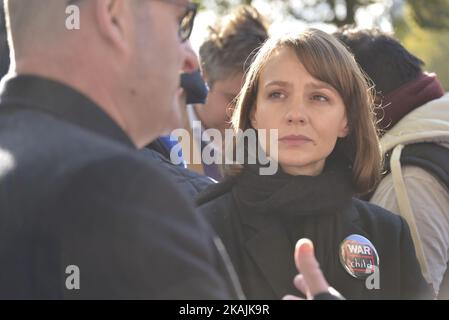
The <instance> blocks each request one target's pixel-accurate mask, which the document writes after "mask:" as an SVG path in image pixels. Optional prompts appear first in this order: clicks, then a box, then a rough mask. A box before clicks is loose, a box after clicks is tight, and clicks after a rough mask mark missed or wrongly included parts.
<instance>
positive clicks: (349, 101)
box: [198, 29, 431, 299]
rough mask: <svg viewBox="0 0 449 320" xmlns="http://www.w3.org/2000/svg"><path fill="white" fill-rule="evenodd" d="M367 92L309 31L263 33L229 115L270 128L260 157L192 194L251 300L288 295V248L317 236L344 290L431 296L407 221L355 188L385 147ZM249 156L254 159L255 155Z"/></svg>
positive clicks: (243, 125) (335, 282) (355, 71)
mask: <svg viewBox="0 0 449 320" xmlns="http://www.w3.org/2000/svg"><path fill="white" fill-rule="evenodd" d="M372 107H373V101H372V95H371V94H370V92H369V88H368V86H367V84H366V82H365V78H364V76H363V74H362V72H361V71H360V69H359V68H358V66H357V64H356V62H355V60H354V59H353V57H352V56H351V54H350V53H349V52H348V51H347V50H346V49H345V47H344V46H343V45H342V44H341V43H339V42H338V41H337V40H336V39H335V38H333V37H332V36H330V35H328V34H326V33H324V32H322V31H319V30H315V29H310V30H306V31H304V32H302V33H300V34H296V35H285V36H282V37H280V38H278V39H270V40H269V41H268V42H267V43H266V44H265V45H264V46H263V47H262V48H261V50H260V51H259V53H258V54H257V57H256V58H255V61H254V63H253V65H252V66H251V68H250V71H249V73H248V75H247V77H246V81H245V84H244V86H243V90H242V92H241V94H240V96H239V99H238V102H237V108H236V111H235V114H234V116H233V119H232V122H233V127H234V129H235V130H236V131H237V130H238V129H241V130H242V131H243V132H247V131H251V130H255V131H257V133H258V134H259V135H261V134H262V132H263V131H264V130H265V131H266V130H275V132H276V133H277V136H276V135H274V136H275V137H278V138H276V139H271V137H272V136H270V144H269V145H266V144H265V143H263V140H260V141H259V144H260V145H259V147H260V148H262V151H263V152H262V155H265V156H268V159H271V161H274V162H275V163H277V164H278V165H279V168H278V170H277V172H275V173H274V174H273V175H266V174H264V171H262V169H263V168H265V166H264V165H263V164H262V163H264V161H262V156H261V155H260V154H259V155H258V156H257V157H255V158H254V153H252V152H251V151H250V150H251V148H250V143H251V142H250V141H248V140H243V141H244V142H245V144H242V143H240V144H237V145H236V146H235V150H234V151H237V150H239V148H244V149H245V150H246V151H248V152H247V154H246V161H245V163H243V164H241V163H240V164H238V163H236V164H233V165H229V167H228V177H227V178H226V179H225V181H223V182H222V183H219V184H217V185H214V186H212V187H211V188H210V189H207V190H206V191H205V192H204V193H203V194H202V195H201V196H200V199H199V200H198V204H199V205H200V210H201V212H202V214H203V215H204V216H205V217H206V218H207V220H208V221H209V222H210V223H211V225H212V226H213V227H214V229H215V230H216V231H217V233H218V235H219V236H220V237H221V239H222V240H223V242H224V244H225V246H226V248H227V250H228V252H229V254H230V257H231V260H232V262H233V263H234V265H235V268H236V270H237V274H238V276H239V279H240V281H241V284H242V287H243V290H244V293H245V294H246V296H247V297H248V298H249V299H277V298H281V297H283V296H284V295H288V294H295V292H296V289H295V288H294V286H293V283H292V279H293V278H294V276H295V275H296V269H295V264H294V263H293V261H292V259H291V257H292V256H293V252H294V248H295V244H296V242H297V241H298V239H300V238H309V239H311V240H312V241H313V243H314V247H315V253H316V256H317V260H318V262H319V263H320V266H321V268H322V270H323V273H324V275H325V276H326V278H327V280H328V282H329V284H330V285H331V286H332V287H334V288H335V289H336V290H338V291H339V292H340V293H341V294H342V295H343V296H344V297H345V298H347V299H413V298H431V293H430V288H429V287H428V285H427V284H426V283H425V281H424V279H423V277H422V275H421V271H420V267H419V264H418V262H417V259H416V256H415V251H414V247H413V243H412V240H411V237H410V232H409V228H408V226H407V224H406V223H405V221H404V220H403V219H402V218H401V217H399V216H397V215H394V214H392V213H390V212H388V211H386V210H384V209H382V208H380V207H377V206H375V205H372V204H369V203H367V202H364V201H360V200H357V199H355V198H354V195H356V194H363V193H365V192H368V191H369V190H370V189H371V188H373V187H374V185H375V184H376V182H377V180H378V178H379V172H380V168H381V154H380V150H379V145H378V138H377V135H376V128H375V124H374V120H373V114H372ZM253 160H254V161H253Z"/></svg>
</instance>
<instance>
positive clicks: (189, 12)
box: [156, 0, 198, 42]
mask: <svg viewBox="0 0 449 320" xmlns="http://www.w3.org/2000/svg"><path fill="white" fill-rule="evenodd" d="M156 1H163V2H167V3H170V4H173V5H176V6H182V7H185V8H186V10H185V12H184V14H183V15H182V17H181V19H180V20H179V29H178V36H179V40H180V41H181V42H186V41H187V39H189V37H190V35H191V34H192V30H193V23H194V21H195V16H196V13H197V11H198V4H197V3H193V2H190V3H183V2H181V1H180V0H156Z"/></svg>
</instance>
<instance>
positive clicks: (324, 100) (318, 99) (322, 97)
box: [312, 94, 329, 102]
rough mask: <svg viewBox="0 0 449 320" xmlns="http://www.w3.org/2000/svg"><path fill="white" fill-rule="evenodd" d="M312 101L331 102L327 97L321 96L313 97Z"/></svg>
mask: <svg viewBox="0 0 449 320" xmlns="http://www.w3.org/2000/svg"><path fill="white" fill-rule="evenodd" d="M312 100H315V101H319V102H329V98H328V97H326V96H323V95H321V94H315V95H313V97H312Z"/></svg>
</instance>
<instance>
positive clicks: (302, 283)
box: [293, 274, 311, 299]
mask: <svg viewBox="0 0 449 320" xmlns="http://www.w3.org/2000/svg"><path fill="white" fill-rule="evenodd" d="M293 283H294V284H295V287H296V289H298V290H299V291H301V292H302V294H303V295H304V296H306V297H307V299H309V298H311V293H310V289H309V286H308V285H307V283H306V280H305V279H304V276H303V275H302V274H298V275H297V276H296V277H295V279H294V280H293Z"/></svg>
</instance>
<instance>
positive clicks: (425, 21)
mask: <svg viewBox="0 0 449 320" xmlns="http://www.w3.org/2000/svg"><path fill="white" fill-rule="evenodd" d="M198 1H199V2H200V3H201V4H202V8H208V9H210V8H212V7H213V9H214V10H216V11H217V12H218V13H220V14H222V13H225V12H228V11H229V10H230V9H231V8H233V7H234V6H236V5H238V4H248V5H250V4H252V3H253V2H255V1H254V0H198ZM404 1H406V2H407V3H408V7H409V10H411V13H412V17H413V19H414V20H415V21H416V22H417V24H418V25H419V26H421V27H424V28H431V29H440V30H441V29H444V28H449V0H404ZM266 2H271V3H275V4H276V5H277V6H279V7H280V8H282V10H283V11H284V13H285V14H287V15H291V16H293V17H295V18H296V19H299V20H302V21H305V22H324V23H329V24H333V25H336V26H337V27H341V26H343V25H345V24H354V23H355V16H356V12H357V10H358V9H359V8H362V7H366V6H368V5H371V4H374V3H382V2H383V3H385V1H383V0H266Z"/></svg>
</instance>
